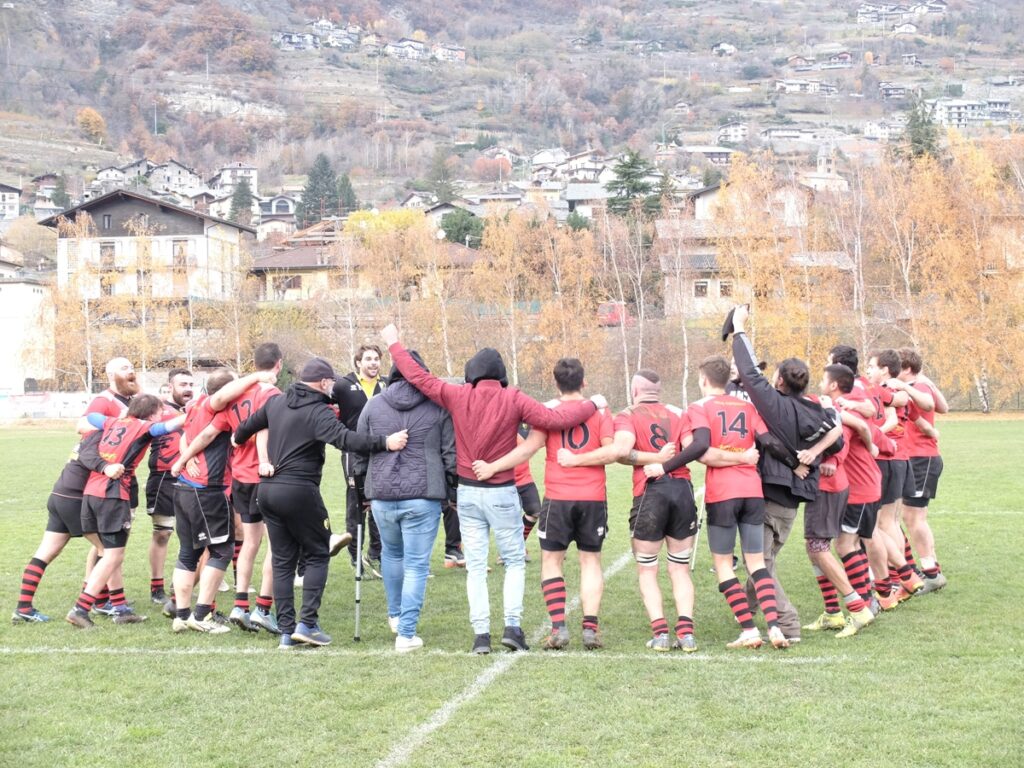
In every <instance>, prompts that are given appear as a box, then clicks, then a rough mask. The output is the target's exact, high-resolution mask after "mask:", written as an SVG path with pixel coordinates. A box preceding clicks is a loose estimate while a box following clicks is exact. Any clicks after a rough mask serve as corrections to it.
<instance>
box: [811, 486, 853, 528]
mask: <svg viewBox="0 0 1024 768" xmlns="http://www.w3.org/2000/svg"><path fill="white" fill-rule="evenodd" d="M848 498H850V489H849V488H844V489H843V490H841V491H838V492H835V493H830V492H828V491H820V490H819V491H818V497H817V498H816V499H815V500H814V501H808V502H807V503H806V504H804V538H805V539H834V538H836V537H837V536H838V535H839V531H840V530H842V528H841V524H842V521H843V514H844V513H845V512H846V500H847V499H848Z"/></svg>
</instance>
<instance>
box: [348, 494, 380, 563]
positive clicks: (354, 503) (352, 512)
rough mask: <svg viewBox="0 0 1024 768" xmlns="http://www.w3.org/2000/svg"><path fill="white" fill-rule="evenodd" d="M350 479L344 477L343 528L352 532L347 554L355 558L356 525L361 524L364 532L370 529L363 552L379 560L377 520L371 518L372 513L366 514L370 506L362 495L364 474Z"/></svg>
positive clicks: (372, 558) (357, 538) (357, 529)
mask: <svg viewBox="0 0 1024 768" xmlns="http://www.w3.org/2000/svg"><path fill="white" fill-rule="evenodd" d="M352 480H353V481H354V483H350V482H348V478H346V479H345V530H346V531H348V532H349V533H350V534H352V543H351V544H349V545H348V554H349V556H350V557H351V558H352V559H353V560H355V559H356V543H357V542H358V540H359V537H358V536H356V533H358V531H359V528H358V526H359V525H362V526H363V531H364V532H365V531H367V530H369V531H370V545H369V549H367V548H366V547H363V554H364V555H368V556H369V558H370V559H371V560H380V531H379V530H377V521H376V520H374V519H373V515H368V514H366V513H367V511H368V510H369V508H370V507H369V505H368V504H367V502H366V497H365V496H363V483H364V482H365V481H366V476H365V475H357V476H355V477H354V478H352Z"/></svg>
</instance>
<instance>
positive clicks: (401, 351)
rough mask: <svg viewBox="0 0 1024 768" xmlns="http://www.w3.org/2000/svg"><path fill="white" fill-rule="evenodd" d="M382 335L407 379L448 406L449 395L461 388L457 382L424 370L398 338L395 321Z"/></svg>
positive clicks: (436, 401)
mask: <svg viewBox="0 0 1024 768" xmlns="http://www.w3.org/2000/svg"><path fill="white" fill-rule="evenodd" d="M380 335H381V338H383V339H384V342H385V343H386V344H387V345H388V352H389V353H390V354H391V360H392V361H393V362H394V364H395V365H396V366H398V370H399V371H401V372H402V376H404V377H405V380H406V381H408V382H409V383H410V384H412V385H413V386H414V387H416V389H418V390H419V391H420V392H422V393H423V394H424V395H426V396H427V397H429V398H430V399H431V400H433V401H434V402H435V403H437V404H438V405H440V406H442V407H444V408H448V407H449V405H448V397H449V396H450V395H451V394H453V393H454V392H456V391H458V389H459V388H458V387H457V386H456V385H455V384H449V383H447V382H445V381H441V379H439V378H437V376H435V375H434V374H432V373H430V372H429V371H425V370H423V368H422V367H420V365H419V363H417V362H416V361H415V360H414V359H413V357H412V355H410V354H409V350H407V349H406V348H405V347H404V346H403V345H402V342H400V341H399V340H398V328H396V327H395V325H394V323H392V324H390V325H388V326H386V327H385V328H384V329H383V330H381V332H380Z"/></svg>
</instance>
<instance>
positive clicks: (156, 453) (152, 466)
mask: <svg viewBox="0 0 1024 768" xmlns="http://www.w3.org/2000/svg"><path fill="white" fill-rule="evenodd" d="M166 386H167V388H168V390H169V394H168V396H167V397H165V398H162V400H163V406H164V407H163V411H162V413H161V414H160V417H159V420H160V421H167V420H168V419H173V418H174V417H175V416H179V415H181V414H182V413H184V412H185V406H186V405H188V404H189V402H191V400H192V396H193V382H192V372H191V371H189V370H188V369H187V368H173V369H171V370H170V371H169V372H168V374H167V385H166ZM160 389H161V390H163V387H161V388H160ZM179 442H180V441H179V438H178V435H176V434H170V435H161V436H160V437H154V438H153V442H152V443H151V444H150V448H149V479H148V480H147V481H146V514H148V515H149V518H150V520H152V521H153V538H152V539H151V540H150V542H149V568H150V573H149V596H150V598H151V599H152V600H153V602H154V603H156V604H157V605H163V604H164V603H165V602H166V601H167V593H166V592H164V564H165V563H166V562H167V543H168V542H169V541H170V540H171V533H172V532H173V531H174V491H173V490H172V489H173V487H174V483H175V478H174V477H173V475H171V467H172V466H173V465H174V462H175V461H177V459H178V444H179Z"/></svg>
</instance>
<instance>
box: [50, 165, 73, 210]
mask: <svg viewBox="0 0 1024 768" xmlns="http://www.w3.org/2000/svg"><path fill="white" fill-rule="evenodd" d="M50 200H51V201H52V202H53V204H54V205H56V206H57V207H58V208H60V209H61V210H62V211H64V210H67V209H68V208H70V207H71V196H70V195H68V183H67V181H65V179H64V174H63V173H62V174H60V175H59V176H58V177H57V185H56V186H55V187H54V188H53V194H52V195H50Z"/></svg>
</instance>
